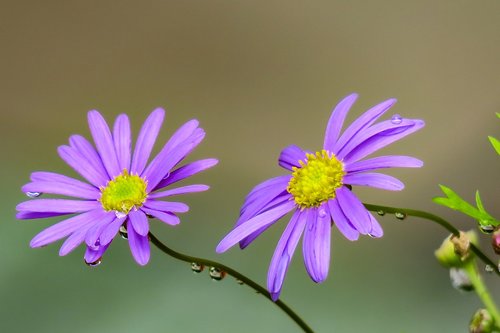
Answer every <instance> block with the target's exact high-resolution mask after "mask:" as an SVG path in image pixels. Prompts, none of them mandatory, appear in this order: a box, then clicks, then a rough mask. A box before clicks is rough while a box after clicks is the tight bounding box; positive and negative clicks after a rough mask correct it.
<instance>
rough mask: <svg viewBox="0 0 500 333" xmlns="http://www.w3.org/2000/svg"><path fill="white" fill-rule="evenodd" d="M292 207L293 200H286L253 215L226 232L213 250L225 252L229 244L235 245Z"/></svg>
mask: <svg viewBox="0 0 500 333" xmlns="http://www.w3.org/2000/svg"><path fill="white" fill-rule="evenodd" d="M293 208H295V202H293V201H287V202H285V203H283V204H282V205H280V206H278V207H276V208H274V209H271V210H268V211H266V212H264V213H262V214H260V215H257V216H255V217H254V218H252V219H250V220H248V221H246V222H245V223H243V224H241V225H239V226H237V227H236V228H234V229H233V230H232V231H231V232H230V233H229V234H227V235H226V237H224V239H222V240H221V241H220V243H219V245H217V248H216V249H215V251H216V252H217V253H222V252H225V251H226V250H227V249H229V248H230V247H231V246H233V245H235V244H236V243H238V242H239V241H241V240H242V239H243V238H245V237H247V236H248V235H250V234H251V233H253V232H254V231H257V230H258V229H260V228H262V227H265V226H267V225H268V224H271V223H274V222H276V221H277V220H278V219H280V218H281V217H283V216H284V215H285V214H287V213H288V212H289V211H291V210H292V209H293Z"/></svg>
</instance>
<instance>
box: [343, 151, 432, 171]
mask: <svg viewBox="0 0 500 333" xmlns="http://www.w3.org/2000/svg"><path fill="white" fill-rule="evenodd" d="M423 165H424V163H423V162H422V161H421V160H419V159H417V158H414V157H410V156H399V155H396V156H379V157H374V158H370V159H367V160H362V161H357V162H354V163H348V164H346V166H345V171H346V172H348V173H352V172H362V171H370V170H376V169H387V168H420V167H421V166H423Z"/></svg>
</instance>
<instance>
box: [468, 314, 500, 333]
mask: <svg viewBox="0 0 500 333" xmlns="http://www.w3.org/2000/svg"><path fill="white" fill-rule="evenodd" d="M493 329H494V322H493V318H492V317H491V315H490V313H489V312H488V310H486V309H479V310H477V311H476V313H474V315H473V316H472V319H471V321H470V324H469V332H470V333H491V332H493Z"/></svg>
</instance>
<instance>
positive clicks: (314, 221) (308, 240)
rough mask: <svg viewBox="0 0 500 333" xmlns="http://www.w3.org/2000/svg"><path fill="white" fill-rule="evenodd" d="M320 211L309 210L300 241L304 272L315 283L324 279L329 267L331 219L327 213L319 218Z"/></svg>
mask: <svg viewBox="0 0 500 333" xmlns="http://www.w3.org/2000/svg"><path fill="white" fill-rule="evenodd" d="M320 209H325V208H323V207H319V208H318V209H309V212H308V216H307V222H306V227H305V230H304V238H303V240H302V245H303V250H302V251H303V254H304V263H305V266H306V270H307V273H309V276H310V277H311V279H313V281H314V282H316V283H321V282H323V281H324V280H325V279H326V277H327V276H328V269H329V267H330V238H331V219H330V214H329V213H328V214H325V215H324V216H321V214H320V213H319V211H320ZM325 210H328V208H327V206H326V209H325Z"/></svg>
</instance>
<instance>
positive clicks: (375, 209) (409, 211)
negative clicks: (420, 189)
mask: <svg viewBox="0 0 500 333" xmlns="http://www.w3.org/2000/svg"><path fill="white" fill-rule="evenodd" d="M364 205H365V207H366V209H368V210H370V211H372V212H379V211H380V212H384V213H389V214H396V213H399V214H404V215H405V216H414V217H420V218H422V219H426V220H429V221H432V222H435V223H437V224H439V225H440V226H442V227H443V228H445V229H446V230H448V231H449V232H451V233H452V234H453V235H455V236H459V235H460V231H459V230H458V229H457V228H455V227H454V226H453V225H452V224H451V223H450V222H448V221H446V220H445V219H443V218H442V217H439V216H437V215H434V214H431V213H427V212H424V211H421V210H416V209H408V208H395V207H387V206H379V205H372V204H364ZM470 249H471V251H472V252H473V253H474V254H475V255H476V256H477V257H478V258H479V259H481V261H482V262H484V263H485V264H486V265H490V266H491V267H497V265H496V264H495V263H494V262H493V260H491V259H490V258H488V256H487V255H485V254H484V253H483V252H482V251H481V250H480V249H479V248H478V247H477V246H475V245H474V244H470ZM494 272H495V273H496V274H497V275H498V276H500V271H499V270H498V269H495V270H494Z"/></svg>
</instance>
